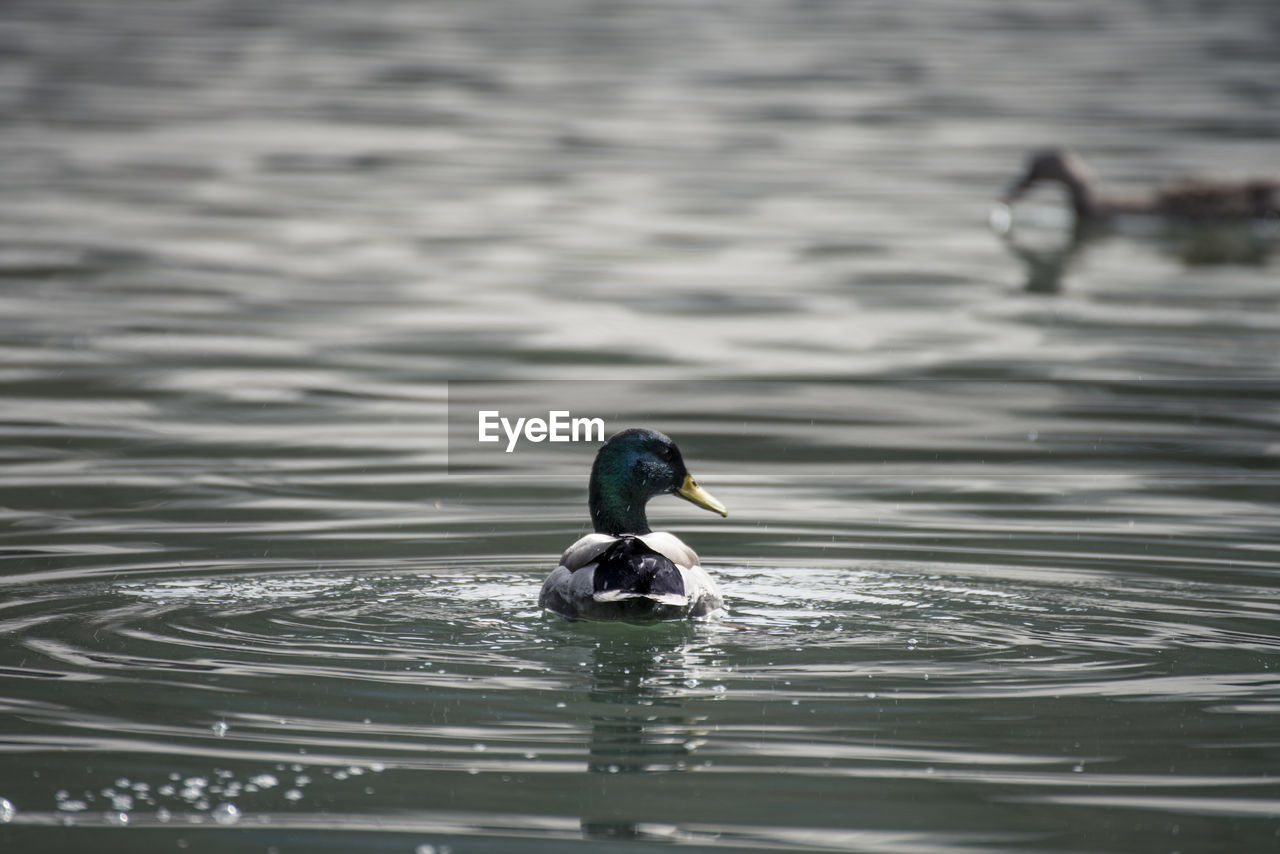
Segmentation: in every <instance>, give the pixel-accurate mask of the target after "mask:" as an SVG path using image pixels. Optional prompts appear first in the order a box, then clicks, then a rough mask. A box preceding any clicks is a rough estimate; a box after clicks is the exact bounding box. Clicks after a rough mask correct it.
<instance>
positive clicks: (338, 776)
mask: <svg viewBox="0 0 1280 854" xmlns="http://www.w3.org/2000/svg"><path fill="white" fill-rule="evenodd" d="M347 776H348V775H347V772H346V771H342V770H338V771H334V772H333V779H335V780H345V779H347Z"/></svg>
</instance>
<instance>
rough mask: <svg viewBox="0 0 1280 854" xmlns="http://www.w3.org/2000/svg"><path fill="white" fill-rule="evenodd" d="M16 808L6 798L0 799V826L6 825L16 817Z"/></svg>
mask: <svg viewBox="0 0 1280 854" xmlns="http://www.w3.org/2000/svg"><path fill="white" fill-rule="evenodd" d="M17 813H18V808H17V807H15V806H14V805H13V801H11V800H9V799H8V798H0V824H8V823H9V822H11V821H13V817H14V816H15V815H17Z"/></svg>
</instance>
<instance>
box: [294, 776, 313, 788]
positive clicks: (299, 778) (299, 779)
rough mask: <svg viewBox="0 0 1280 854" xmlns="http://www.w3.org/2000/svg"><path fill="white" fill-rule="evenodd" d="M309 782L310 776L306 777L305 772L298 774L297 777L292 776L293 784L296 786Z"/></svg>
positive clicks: (300, 786) (299, 786)
mask: <svg viewBox="0 0 1280 854" xmlns="http://www.w3.org/2000/svg"><path fill="white" fill-rule="evenodd" d="M310 782H311V778H310V777H308V776H307V775H306V774H299V775H298V776H297V777H294V778H293V785H295V786H297V787H298V788H302V787H303V786H305V785H307V784H308V783H310Z"/></svg>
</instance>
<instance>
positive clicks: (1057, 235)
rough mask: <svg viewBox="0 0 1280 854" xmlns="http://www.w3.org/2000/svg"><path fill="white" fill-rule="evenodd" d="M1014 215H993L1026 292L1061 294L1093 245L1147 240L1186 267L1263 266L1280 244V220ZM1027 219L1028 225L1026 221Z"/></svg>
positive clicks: (998, 211) (1005, 212)
mask: <svg viewBox="0 0 1280 854" xmlns="http://www.w3.org/2000/svg"><path fill="white" fill-rule="evenodd" d="M1029 214H1030V215H1029V216H1026V215H1024V214H1023V212H1016V213H1015V212H1010V211H1008V210H1005V209H1003V208H1002V207H1000V208H997V209H996V210H995V211H994V212H993V213H992V215H991V225H992V229H993V230H994V231H995V232H996V234H997V236H999V238H1000V240H1001V242H1002V243H1003V244H1004V246H1005V249H1007V250H1008V251H1009V253H1010V254H1011V255H1013V256H1014V257H1015V258H1017V259H1018V260H1019V261H1021V262H1022V264H1023V267H1024V269H1025V280H1024V281H1025V284H1024V290H1026V291H1027V292H1028V293H1033V294H1055V293H1058V292H1059V291H1060V290H1061V289H1062V283H1063V280H1064V279H1065V278H1066V276H1067V274H1068V273H1069V272H1070V271H1071V270H1072V269H1074V268H1075V267H1076V266H1077V265H1078V263H1079V262H1080V260H1082V259H1083V258H1084V257H1085V256H1086V255H1087V253H1088V251H1089V250H1090V248H1091V247H1094V246H1097V245H1099V244H1101V243H1103V242H1104V241H1107V240H1111V239H1115V238H1121V237H1124V238H1131V239H1137V240H1140V241H1142V242H1143V243H1144V244H1145V245H1148V246H1151V247H1152V248H1154V249H1155V250H1156V251H1158V252H1159V253H1160V254H1162V255H1165V256H1168V257H1170V258H1173V259H1175V260H1177V261H1178V262H1180V263H1181V264H1183V265H1184V266H1186V267H1212V266H1228V265H1239V266H1251V267H1260V266H1263V265H1265V264H1267V263H1268V262H1269V261H1270V259H1271V258H1272V255H1273V253H1274V252H1275V249H1276V247H1277V245H1280V222H1276V221H1272V220H1256V221H1246V222H1224V223H1170V222H1166V221H1162V220H1159V219H1154V218H1151V217H1131V218H1128V219H1120V220H1117V221H1115V222H1110V223H1104V222H1079V221H1075V220H1073V219H1072V218H1071V217H1070V215H1069V213H1068V212H1066V211H1062V212H1061V214H1062V216H1058V215H1057V214H1058V212H1056V211H1044V210H1032V211H1030V212H1029ZM1022 220H1025V222H1022Z"/></svg>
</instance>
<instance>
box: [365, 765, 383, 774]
mask: <svg viewBox="0 0 1280 854" xmlns="http://www.w3.org/2000/svg"><path fill="white" fill-rule="evenodd" d="M369 770H370V771H372V772H373V773H375V774H381V773H382V772H383V771H385V770H387V766H385V765H383V764H382V763H381V762H374V763H373V764H372V765H370V766H369Z"/></svg>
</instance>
